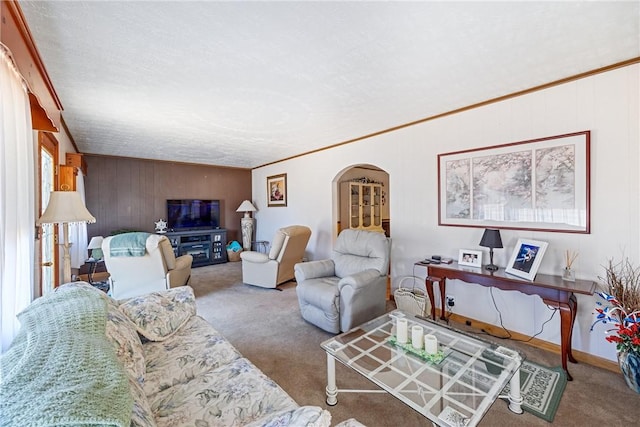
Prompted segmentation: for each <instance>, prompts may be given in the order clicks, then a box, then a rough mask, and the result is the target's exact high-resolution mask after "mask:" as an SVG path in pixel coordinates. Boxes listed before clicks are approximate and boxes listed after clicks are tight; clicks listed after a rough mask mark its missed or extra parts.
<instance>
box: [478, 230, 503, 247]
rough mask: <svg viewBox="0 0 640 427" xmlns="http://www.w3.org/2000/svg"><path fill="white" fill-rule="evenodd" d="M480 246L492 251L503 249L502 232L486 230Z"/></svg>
mask: <svg viewBox="0 0 640 427" xmlns="http://www.w3.org/2000/svg"><path fill="white" fill-rule="evenodd" d="M480 246H484V247H485V248H491V249H493V248H501V247H502V238H501V237H500V230H494V229H491V228H487V229H485V230H484V234H483V235H482V239H481V240H480Z"/></svg>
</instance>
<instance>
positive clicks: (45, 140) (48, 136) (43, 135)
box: [37, 131, 60, 295]
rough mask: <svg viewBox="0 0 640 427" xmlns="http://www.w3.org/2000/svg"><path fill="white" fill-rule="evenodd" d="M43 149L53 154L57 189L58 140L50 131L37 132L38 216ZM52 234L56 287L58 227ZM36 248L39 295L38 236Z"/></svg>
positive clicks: (57, 276)
mask: <svg viewBox="0 0 640 427" xmlns="http://www.w3.org/2000/svg"><path fill="white" fill-rule="evenodd" d="M43 149H45V150H47V151H48V152H49V153H52V155H53V164H54V172H53V189H54V190H58V185H59V184H58V158H59V144H58V140H57V139H56V138H55V136H53V134H52V133H50V132H42V131H40V132H38V184H37V185H38V187H37V188H38V192H37V194H38V216H40V215H41V214H42V210H43V208H45V206H42V197H40V195H41V194H42V156H41V154H40V153H41V151H42V150H43ZM53 233H54V234H53V236H54V241H55V242H56V244H55V245H54V247H53V257H54V259H55V260H56V262H55V264H54V265H55V268H54V272H53V277H54V287H58V286H59V285H60V263H59V262H58V261H59V259H60V250H59V248H58V245H57V243H58V241H59V240H58V239H59V236H58V227H54V228H53ZM37 246H38V248H37V253H38V263H37V265H38V272H39V273H38V277H39V284H38V286H39V288H40V295H42V294H43V292H42V275H41V274H40V271H41V268H42V240H41V239H40V238H39V239H38V245H37Z"/></svg>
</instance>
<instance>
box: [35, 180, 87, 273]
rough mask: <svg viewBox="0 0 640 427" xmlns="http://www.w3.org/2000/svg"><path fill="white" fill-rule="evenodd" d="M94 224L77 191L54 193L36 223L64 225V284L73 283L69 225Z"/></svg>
mask: <svg viewBox="0 0 640 427" xmlns="http://www.w3.org/2000/svg"><path fill="white" fill-rule="evenodd" d="M77 222H79V223H83V222H84V223H94V222H96V219H95V218H94V216H93V215H91V213H89V211H88V210H87V208H86V207H85V206H84V202H83V201H82V198H81V197H80V193H78V192H77V191H52V192H51V196H50V197H49V204H48V205H47V209H45V211H44V213H43V214H42V216H41V217H40V219H38V221H37V222H36V224H37V225H42V224H62V230H63V235H64V240H63V243H62V244H61V246H62V248H63V251H64V258H63V260H64V264H63V265H64V270H63V275H62V280H63V283H68V282H70V281H71V254H70V253H69V249H70V248H71V243H69V223H77Z"/></svg>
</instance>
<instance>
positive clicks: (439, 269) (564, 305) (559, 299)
mask: <svg viewBox="0 0 640 427" xmlns="http://www.w3.org/2000/svg"><path fill="white" fill-rule="evenodd" d="M416 265H420V266H423V267H425V268H426V269H427V277H426V279H425V285H426V288H427V294H428V295H429V300H430V301H431V317H432V318H433V319H434V320H435V318H436V307H435V301H434V295H433V286H432V285H434V284H435V283H436V282H437V283H438V284H439V287H440V297H441V301H440V303H441V307H442V310H441V314H440V319H442V320H446V317H445V314H444V312H445V310H444V307H445V295H446V287H447V284H446V280H447V279H458V280H462V281H463V282H467V283H475V284H478V285H481V286H490V287H494V288H498V289H502V290H504V291H519V292H522V293H523V294H527V295H538V296H539V297H540V298H542V301H544V303H545V304H548V305H550V306H552V307H557V308H559V309H560V336H561V339H560V349H561V357H562V368H563V369H564V371H565V372H566V373H567V379H568V380H569V381H572V380H573V378H572V377H571V375H570V374H569V371H568V369H567V359H568V360H570V361H571V362H573V363H577V360H576V359H574V357H573V355H572V354H571V337H572V334H573V323H574V322H575V319H576V313H577V311H578V301H577V299H576V297H575V295H574V294H584V295H593V293H594V292H595V289H596V283H595V282H593V281H590V280H576V281H575V282H567V281H564V280H562V277H560V276H551V275H547V274H538V275H536V278H535V280H533V281H531V282H530V281H527V280H522V279H520V278H517V277H515V276H511V275H509V274H506V273H505V271H504V269H503V268H500V269H498V270H497V271H489V270H485V269H484V268H482V269H481V268H473V267H462V266H459V265H458V264H457V263H453V264H449V265H447V264H421V263H416Z"/></svg>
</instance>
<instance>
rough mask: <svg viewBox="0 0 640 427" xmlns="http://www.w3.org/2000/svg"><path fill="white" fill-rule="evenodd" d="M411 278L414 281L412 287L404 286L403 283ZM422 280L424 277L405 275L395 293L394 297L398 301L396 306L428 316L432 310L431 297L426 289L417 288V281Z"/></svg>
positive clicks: (414, 313)
mask: <svg viewBox="0 0 640 427" xmlns="http://www.w3.org/2000/svg"><path fill="white" fill-rule="evenodd" d="M409 280H411V281H412V282H413V283H412V285H411V287H407V286H403V284H404V283H405V282H407V281H409ZM421 281H422V279H420V278H419V277H414V276H407V277H403V278H402V279H401V280H400V284H399V285H398V289H396V290H395V292H394V293H393V297H394V299H395V301H396V306H397V307H398V308H399V309H400V310H403V311H406V312H407V313H411V314H413V315H418V316H423V317H428V316H429V315H430V311H431V303H430V302H429V297H428V296H427V295H426V293H425V292H424V291H422V290H420V289H416V283H420V282H421Z"/></svg>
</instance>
